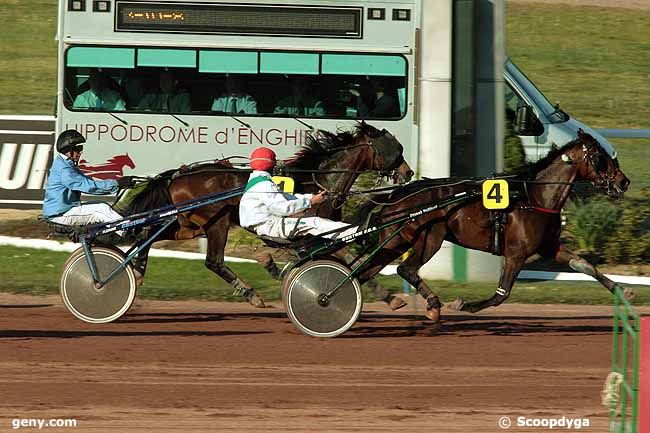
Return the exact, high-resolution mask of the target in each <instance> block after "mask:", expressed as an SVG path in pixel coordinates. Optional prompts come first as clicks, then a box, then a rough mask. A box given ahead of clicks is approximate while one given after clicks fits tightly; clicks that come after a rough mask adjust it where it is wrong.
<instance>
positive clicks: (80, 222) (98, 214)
mask: <svg viewBox="0 0 650 433" xmlns="http://www.w3.org/2000/svg"><path fill="white" fill-rule="evenodd" d="M119 219H122V215H120V214H119V213H117V212H115V211H114V210H113V209H111V207H110V206H109V205H108V204H106V203H88V204H82V205H80V206H75V207H73V208H72V209H70V210H69V211H67V212H66V213H64V214H63V215H59V216H58V217H54V218H50V221H53V222H55V223H59V224H65V225H68V226H85V225H88V224H97V223H107V222H111V221H117V220H119Z"/></svg>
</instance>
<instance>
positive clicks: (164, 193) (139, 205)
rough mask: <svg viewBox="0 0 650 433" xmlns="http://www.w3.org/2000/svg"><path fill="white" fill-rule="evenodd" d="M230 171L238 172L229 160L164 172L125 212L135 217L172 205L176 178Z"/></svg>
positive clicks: (195, 164) (197, 164) (150, 183)
mask: <svg viewBox="0 0 650 433" xmlns="http://www.w3.org/2000/svg"><path fill="white" fill-rule="evenodd" d="M213 169H216V170H219V169H222V170H223V169H228V170H236V169H235V168H234V165H233V164H232V162H230V161H229V160H227V159H222V160H219V161H211V162H201V163H194V164H190V165H182V166H181V167H180V168H173V169H171V170H167V171H164V172H162V173H160V174H159V175H157V176H156V177H154V178H152V179H150V180H149V181H147V185H146V186H145V187H144V189H143V190H142V191H140V192H139V193H138V194H137V195H136V196H135V197H134V198H133V200H132V201H131V203H129V204H128V205H127V207H126V208H125V209H124V210H123V212H124V213H125V214H127V215H133V214H136V213H140V212H147V211H150V210H153V209H156V208H160V207H163V206H166V205H169V204H171V199H170V197H169V190H168V187H169V184H170V182H171V181H172V180H173V179H175V178H176V177H180V176H186V175H190V174H194V173H197V172H200V171H204V170H205V171H209V170H213Z"/></svg>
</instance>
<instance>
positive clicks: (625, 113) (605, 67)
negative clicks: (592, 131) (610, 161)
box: [506, 2, 650, 128]
mask: <svg viewBox="0 0 650 433" xmlns="http://www.w3.org/2000/svg"><path fill="white" fill-rule="evenodd" d="M507 15H508V16H507V29H506V30H507V35H506V38H507V47H508V53H509V54H510V56H511V57H512V59H513V60H514V61H515V63H517V64H518V65H520V66H521V67H522V68H523V69H524V71H525V72H526V74H527V75H528V76H529V77H530V78H531V79H532V80H533V81H534V82H535V83H536V84H537V86H538V87H539V88H540V89H541V90H542V91H543V92H544V93H545V94H546V96H547V97H548V98H549V99H550V100H551V101H552V102H559V103H560V104H561V106H562V107H563V108H564V110H565V111H566V112H568V113H570V114H571V115H572V116H574V117H576V118H578V119H580V120H582V121H583V122H585V123H586V124H588V125H589V126H591V127H594V128H650V92H648V90H650V69H649V68H648V58H650V32H648V28H650V11H648V10H630V9H618V8H598V7H589V6H581V7H574V6H568V5H559V4H551V5H542V4H519V3H512V2H508V4H507Z"/></svg>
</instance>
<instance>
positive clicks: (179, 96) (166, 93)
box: [138, 70, 192, 113]
mask: <svg viewBox="0 0 650 433" xmlns="http://www.w3.org/2000/svg"><path fill="white" fill-rule="evenodd" d="M159 84H160V88H159V90H160V92H155V93H147V94H146V95H144V96H143V97H142V99H141V100H140V103H139V104H138V108H139V109H142V110H145V111H158V112H165V113H189V112H190V111H192V106H191V102H190V94H189V93H187V92H183V91H180V90H179V89H178V80H177V79H176V77H175V76H174V73H173V72H172V71H168V70H166V71H162V72H160V81H159Z"/></svg>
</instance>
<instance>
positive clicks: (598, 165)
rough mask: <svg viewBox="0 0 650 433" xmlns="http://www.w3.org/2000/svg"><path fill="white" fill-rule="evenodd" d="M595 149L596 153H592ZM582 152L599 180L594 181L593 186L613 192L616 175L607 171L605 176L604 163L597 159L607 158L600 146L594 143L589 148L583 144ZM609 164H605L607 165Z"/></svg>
mask: <svg viewBox="0 0 650 433" xmlns="http://www.w3.org/2000/svg"><path fill="white" fill-rule="evenodd" d="M593 149H595V150H596V152H592V150H593ZM582 151H583V153H584V156H583V159H584V160H585V161H587V163H588V164H589V166H590V167H591V169H592V170H593V172H594V173H595V174H596V176H597V180H595V181H592V184H593V185H594V186H597V187H600V188H603V189H605V190H606V191H608V192H609V191H612V189H613V188H612V185H614V179H615V178H616V173H615V172H614V173H612V172H610V170H606V172H605V174H603V173H602V172H603V167H602V164H603V162H602V161H600V160H597V159H602V158H605V156H603V155H602V154H601V152H600V150H599V149H598V144H597V143H594V144H592V145H591V146H589V147H587V145H585V144H584V143H583V144H582ZM606 164H607V162H605V165H606Z"/></svg>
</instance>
